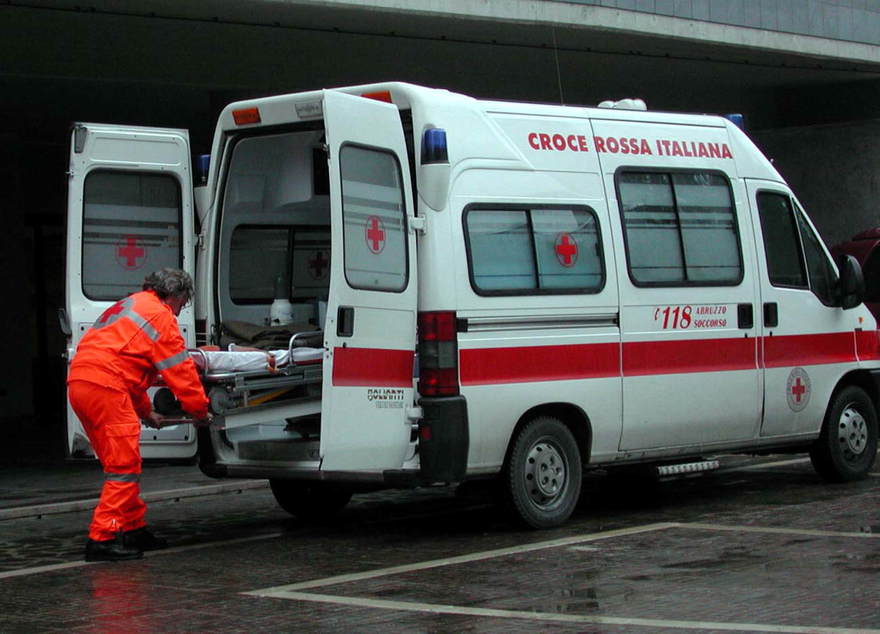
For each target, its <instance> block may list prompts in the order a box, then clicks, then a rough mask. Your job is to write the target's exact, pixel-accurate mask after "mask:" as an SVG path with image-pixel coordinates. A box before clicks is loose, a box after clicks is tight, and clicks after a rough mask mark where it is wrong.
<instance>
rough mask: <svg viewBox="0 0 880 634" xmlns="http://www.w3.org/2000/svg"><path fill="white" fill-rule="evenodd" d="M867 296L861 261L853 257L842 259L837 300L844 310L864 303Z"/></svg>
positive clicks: (842, 257) (847, 256) (846, 256)
mask: <svg viewBox="0 0 880 634" xmlns="http://www.w3.org/2000/svg"><path fill="white" fill-rule="evenodd" d="M864 295H865V277H864V275H863V274H862V267H861V266H859V261H858V260H856V259H855V258H854V257H853V256H851V255H844V256H841V258H840V279H839V280H838V282H837V299H838V302H839V305H840V307H841V308H843V309H844V310H847V309H849V308H855V307H856V306H858V305H859V304H861V303H862V298H863V297H864Z"/></svg>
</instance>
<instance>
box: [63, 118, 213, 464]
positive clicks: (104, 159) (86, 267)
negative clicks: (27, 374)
mask: <svg viewBox="0 0 880 634" xmlns="http://www.w3.org/2000/svg"><path fill="white" fill-rule="evenodd" d="M67 205H68V207H67V287H66V306H65V310H66V318H67V322H68V324H67V325H68V326H69V329H70V335H69V339H68V346H67V358H68V363H69V362H70V360H71V359H72V358H73V355H75V354H76V346H77V344H78V343H79V340H80V339H81V338H82V336H83V335H84V334H85V332H86V331H87V330H88V329H89V328H90V327H91V325H92V324H93V323H94V322H95V320H96V319H98V317H99V316H100V315H101V313H103V312H104V310H106V309H107V308H109V307H110V306H111V305H112V304H113V303H114V302H116V301H117V300H119V299H121V298H122V297H125V296H126V295H128V294H130V293H132V292H135V291H139V290H141V285H142V283H143V280H144V277H145V276H146V275H147V274H149V273H150V272H152V271H155V270H158V269H161V268H164V267H173V268H183V269H184V270H186V271H188V272H189V273H190V274H191V275H192V274H193V265H194V264H193V210H192V176H191V174H190V154H189V135H188V133H187V132H186V131H184V130H164V129H154V128H141V127H134V126H117V125H100V124H91V123H79V124H76V125H75V126H74V129H73V132H72V134H71V147H70V170H69V184H68V203H67ZM178 321H179V323H180V328H181V332H182V334H183V337H184V339H185V340H186V342H187V345H188V346H194V345H195V327H194V317H193V310H192V307H186V308H184V309H183V311H182V312H181V314H180V316H179V318H178ZM195 451H196V441H195V434H194V433H193V428H192V426H191V425H178V426H174V427H168V428H165V429H161V430H155V429H149V428H147V427H144V428H143V430H142V433H141V455H142V456H143V457H144V458H189V457H192V456H194V455H195ZM67 452H68V454H69V455H71V456H90V455H92V454H93V452H92V450H91V447H90V445H89V442H88V439H87V437H86V435H85V433H84V431H83V428H82V425H81V424H80V421H79V420H77V418H76V415H75V414H74V413H73V411H72V410H71V408H70V405H69V403H68V406H67Z"/></svg>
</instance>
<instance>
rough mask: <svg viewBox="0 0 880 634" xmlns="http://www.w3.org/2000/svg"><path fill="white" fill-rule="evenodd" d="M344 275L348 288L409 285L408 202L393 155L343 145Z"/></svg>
mask: <svg viewBox="0 0 880 634" xmlns="http://www.w3.org/2000/svg"><path fill="white" fill-rule="evenodd" d="M339 162H340V171H341V175H342V224H343V232H344V252H345V262H344V266H345V279H346V280H347V281H348V284H349V285H350V286H351V287H352V288H362V289H368V290H376V291H398V292H399V291H402V290H403V289H405V288H406V285H407V277H408V275H407V273H408V263H407V257H408V256H407V240H406V208H405V206H404V203H403V183H402V177H401V173H400V165H399V164H398V162H397V157H396V156H395V155H394V154H392V153H391V152H385V151H381V150H374V149H370V148H364V147H359V146H355V145H346V146H344V147H343V148H342V150H341V151H340V153H339Z"/></svg>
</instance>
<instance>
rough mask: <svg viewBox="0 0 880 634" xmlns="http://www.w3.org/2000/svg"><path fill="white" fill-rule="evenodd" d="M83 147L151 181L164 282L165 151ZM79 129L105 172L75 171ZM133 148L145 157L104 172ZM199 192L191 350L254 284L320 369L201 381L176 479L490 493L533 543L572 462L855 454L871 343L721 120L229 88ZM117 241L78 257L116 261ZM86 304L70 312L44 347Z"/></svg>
mask: <svg viewBox="0 0 880 634" xmlns="http://www.w3.org/2000/svg"><path fill="white" fill-rule="evenodd" d="M84 129H85V130H86V132H84V133H83V134H84V135H85V137H86V140H85V143H83V144H81V147H82V148H83V149H82V150H81V152H80V153H79V156H80V158H79V159H78V160H80V161H86V160H88V161H92V163H91V164H89V165H92V166H93V167H85V168H84V169H85V171H86V173H85V174H83V173H77V172H76V171H74V180H76V179H77V178H85V179H86V181H85V182H86V183H88V178H89V177H88V170H89V169H94V170H97V172H98V174H103V175H104V176H105V177H106V175H107V174H117V173H118V175H120V177H121V175H126V174H128V175H130V174H140V175H143V174H145V173H150V174H152V178H158V177H159V176H161V177H165V178H168V179H171V180H173V181H175V182H176V184H177V186H178V187H179V193H180V201H178V209H179V212H180V216H179V217H180V220H179V221H178V224H179V228H180V230H181V231H180V234H179V238H177V239H178V240H179V241H180V243H179V245H178V244H177V243H174V244H173V245H167V244H166V246H173V247H174V248H177V247H178V246H179V247H180V253H179V257H180V258H181V260H180V262H181V263H182V265H183V266H184V267H185V268H188V269H189V270H192V269H191V267H192V259H191V255H190V254H189V253H188V252H187V248H188V240H189V238H188V237H187V236H188V234H187V230H188V227H189V226H190V225H189V222H190V220H189V219H187V213H188V209H189V204H190V203H189V199H188V196H189V190H188V183H189V179H188V175H187V174H186V172H185V169H184V166H185V165H186V164H188V157H187V156H186V155H185V154H181V156H180V157H179V161H178V162H176V163H175V161H174V160H173V158H172V157H171V155H170V154H173V152H171V148H172V146H175V143H177V141H173V140H172V137H173V135H174V134H176V133H172V132H162V131H153V132H150V133H147V132H146V131H143V132H142V133H137V132H130V134H131V136H129V137H126V138H125V139H121V138H119V137H112V134H111V132H110V131H107V130H104V129H103V128H101V127H100V126H89V125H86V126H84ZM138 134H142V135H143V136H142V137H138V138H135V137H137V135H138ZM162 134H166V135H171V137H162V138H161V140H160V137H161V135H162ZM104 135H110V136H108V137H107V139H108V140H107V141H103V142H104V143H106V146H107V148H108V151H109V153H110V155H105V156H104V160H105V162H104V163H100V157H90V158H88V159H86V158H84V157H83V155H88V154H89V151H90V150H89V148H93V147H95V146H97V145H99V144H100V143H101V142H102V141H101V139H103V138H104ZM151 135H153V136H151ZM156 135H158V136H156ZM174 138H178V137H174ZM140 139H143V140H144V143H152V144H153V146H155V147H154V149H158V148H159V147H162V148H165V149H167V150H169V155H167V156H162V157H156V156H144V155H143V154H146V151H144V152H142V156H140V157H139V158H137V159H135V158H131V157H129V153H130V152H132V151H133V149H134V148H136V147H139V145H140ZM160 143H166V144H167V145H160ZM145 147H146V146H145ZM175 147H177V148H178V149H184V148H183V146H182V145H177V146H175ZM111 155H112V156H111ZM73 156H74V160H76V157H77V156H78V155H77V153H74V154H73ZM127 157H129V158H127ZM106 161H109V163H108V162H106ZM114 161H115V162H114ZM81 171H82V170H81ZM157 174H158V176H156V175H157ZM151 183H153V181H151V180H150V179H147V180H146V182H141V183H140V193H141V196H142V199H143V198H144V197H146V196H147V195H148V194H149V191H147V190H148V188H149V185H150V184H151ZM112 189H113V188H112V187H108V190H112ZM163 191H164V190H163ZM111 194H112V191H111ZM112 197H113V196H112V195H110V194H108V198H111V199H112ZM160 198H161V195H160ZM206 199H207V200H206V203H205V209H204V213H203V214H202V215H203V218H202V223H201V233H200V234H199V240H198V245H199V246H198V266H197V267H196V270H197V282H196V286H197V292H198V294H199V295H198V298H197V301H196V307H195V309H196V321H195V323H196V324H197V325H196V326H195V327H196V329H197V330H199V331H200V333H201V337H200V343H209V344H218V343H221V342H223V343H226V340H227V339H228V338H229V333H231V332H234V331H236V329H238V328H240V327H241V325H242V324H250V325H251V326H255V327H258V326H262V325H265V324H266V323H267V318H268V317H269V312H270V306H271V304H272V302H273V300H274V299H275V294H276V293H275V288H276V286H277V280H278V279H279V278H281V279H282V280H283V281H284V285H285V286H284V294H285V295H286V299H288V300H289V301H291V302H292V305H293V306H292V308H293V314H294V320H295V321H299V322H302V328H301V329H302V330H303V331H307V330H320V331H321V332H322V335H321V338H320V341H319V343H318V344H316V345H318V346H319V347H320V348H322V352H321V355H322V362H321V363H319V364H317V365H315V364H313V365H311V366H308V367H306V366H304V368H303V371H301V372H300V371H298V373H296V376H295V377H293V378H291V376H286V377H277V376H276V377H272V376H269V377H253V376H245V375H240V376H232V377H231V378H230V377H229V376H227V377H225V379H224V380H218V381H215V382H213V383H212V382H211V381H207V380H206V389H208V391H209V394H210V396H211V400H212V407H213V408H214V411H215V414H216V415H217V417H216V419H215V423H214V425H213V426H212V427H211V428H210V429H203V430H200V431H199V453H200V462H201V466H202V469H203V471H204V472H205V473H207V474H209V475H212V476H216V477H255V478H269V479H270V482H271V484H272V489H273V492H274V493H275V496H276V498H277V499H278V501H279V503H280V504H281V505H282V506H283V507H284V508H285V509H287V510H289V511H291V512H293V513H295V514H300V515H306V514H308V513H317V512H327V511H331V510H334V509H336V508H339V507H341V506H342V505H344V504H345V503H346V502H347V500H348V499H349V497H350V495H351V494H352V493H353V492H357V491H360V490H365V489H369V488H379V487H394V486H400V487H403V486H418V485H427V484H435V483H438V482H447V483H451V482H462V481H466V480H472V479H480V478H488V477H492V478H494V477H498V476H500V477H501V478H502V480H503V482H504V484H505V490H506V493H507V500H508V502H509V506H510V507H511V508H512V509H513V510H514V511H515V513H516V514H517V515H518V516H519V517H520V519H522V520H523V521H524V522H525V523H526V524H529V525H531V526H535V527H543V526H552V525H554V524H557V523H559V522H562V521H564V520H565V519H566V518H567V517H568V516H569V515H570V513H571V512H572V510H573V509H574V506H575V504H576V501H577V498H578V494H579V491H580V483H581V474H582V471H583V470H584V469H589V468H605V469H611V468H616V467H620V468H626V467H631V466H646V465H648V466H651V467H655V466H659V467H661V468H662V469H663V470H664V471H663V472H665V473H675V472H687V471H690V470H698V469H703V468H708V467H711V466H712V465H713V464H714V463H712V462H707V461H704V457H706V456H711V455H714V454H719V453H722V452H746V453H758V452H771V451H809V452H810V454H811V457H812V458H813V462H814V464H815V465H816V467H817V469H818V470H819V471H820V473H822V474H823V475H824V476H826V477H827V478H829V479H832V480H840V479H854V478H857V477H862V476H864V475H865V473H866V472H867V471H868V470H869V469H870V467H871V465H872V464H873V460H874V457H875V455H876V449H877V416H876V413H875V409H876V403H877V398H878V388H877V381H876V378H877V376H878V374H877V371H878V369H880V354H878V342H877V326H876V323H875V321H874V319H873V317H872V316H871V314H870V313H869V312H868V311H867V309H866V308H865V307H864V306H863V305H861V304H860V299H859V294H860V283H861V277H860V276H861V273H860V271H859V270H858V266H857V264H854V262H853V261H844V262H843V266H842V267H841V269H840V272H839V273H838V268H837V267H836V266H835V264H834V263H833V262H832V261H831V259H830V258H829V255H828V253H827V250H826V248H825V247H824V246H823V244H822V242H821V240H820V239H819V237H818V235H817V233H816V231H815V229H814V228H813V226H812V225H811V223H810V221H809V219H808V218H807V216H806V215H805V214H804V212H803V210H802V209H801V207H800V205H799V204H798V202H797V200H796V199H795V197H794V195H793V194H792V192H791V191H790V190H789V188H788V187H787V186H786V184H785V182H784V181H783V179H782V178H781V177H780V175H779V174H778V173H777V172H776V170H775V169H774V168H773V167H772V166H771V164H770V163H769V161H767V160H766V159H765V158H764V157H763V156H762V155H761V153H760V152H759V151H758V150H757V148H756V147H755V146H754V145H753V144H752V142H751V141H750V140H749V139H748V138H747V136H746V135H745V134H744V133H743V132H742V131H741V130H740V129H739V128H737V127H736V126H735V125H733V124H732V123H730V122H729V121H728V120H726V119H724V118H722V117H714V116H697V115H681V114H669V113H655V112H648V111H645V110H631V109H619V108H582V107H563V106H552V105H534V104H517V103H503V102H488V101H477V100H474V99H471V98H468V97H465V96H462V95H457V94H453V93H450V92H447V91H443V90H436V89H428V88H422V87H418V86H413V85H408V84H402V83H387V84H376V85H368V86H359V87H351V88H344V89H335V90H325V91H315V92H308V93H301V94H292V95H284V96H278V97H271V98H263V99H255V100H251V101H245V102H239V103H235V104H232V105H230V106H228V107H227V108H226V109H225V110H224V111H223V113H222V114H221V116H220V120H219V122H218V124H217V129H216V133H215V138H214V144H213V149H212V153H211V163H210V173H209V177H208V181H207V189H206ZM72 200H74V198H73V197H72ZM169 200H170V199H169ZM74 202H76V201H75V200H74ZM172 202H173V201H172ZM79 204H80V205H82V203H81V202H80V203H79ZM142 204H144V205H147V203H146V202H143V203H142ZM150 204H154V205H155V204H158V203H150ZM168 204H169V206H171V203H168ZM86 207H87V208H88V204H86ZM72 211H75V210H73V209H72ZM119 213H122V212H119ZM154 224H156V222H154V223H153V224H151V225H150V226H151V227H152V226H153V225H154ZM159 224H161V223H159ZM157 226H158V225H157ZM169 226H170V225H169ZM144 230H145V231H146V228H145V229H144ZM157 231H160V233H161V230H159V229H157ZM122 238H125V235H122ZM145 239H146V238H145ZM169 240H171V238H168V237H166V236H165V235H164V234H163V236H162V237H160V238H159V243H161V244H164V243H162V241H165V242H166V243H167V242H168V241H169ZM133 242H134V244H133V245H132V241H131V240H128V239H119V240H117V242H116V248H117V251H116V256H115V257H113V258H110V257H107V258H106V259H107V260H109V261H110V262H111V263H112V261H116V262H117V263H120V262H128V260H125V259H124V256H120V255H119V249H120V248H125V247H126V246H133V247H134V248H135V249H137V248H140V247H141V246H143V245H140V243H139V242H138V240H134V241H133ZM154 264H155V262H152V261H151V262H150V263H149V265H148V266H144V267H143V270H144V271H146V270H152V269H153V268H156V267H155V266H154ZM82 267H83V270H84V271H85V268H86V264H85V263H83V264H82ZM76 270H77V269H76V268H72V269H71V271H72V272H75V271H76ZM139 274H140V272H139ZM84 285H85V282H84V281H83V282H82V283H76V282H75V283H74V284H73V285H72V291H76V290H77V288H74V287H85V286H84ZM131 290H133V289H131ZM104 295H106V296H107V297H109V296H110V295H112V293H110V292H109V290H108V292H107V293H104V294H101V295H100V297H101V298H103V297H104ZM101 306H102V304H100V303H97V304H96V305H95V306H94V310H93V311H92V312H89V313H88V315H85V314H84V316H83V318H81V319H80V318H77V317H76V314H77V313H76V312H75V310H74V311H72V313H71V314H72V316H73V317H74V319H73V321H74V322H76V324H77V327H76V328H74V332H76V330H77V328H82V327H84V326H82V325H80V324H87V323H88V320H89V319H92V314H94V315H95V316H97V314H99V313H100V310H101ZM71 308H72V307H71ZM69 310H70V309H69ZM83 312H84V311H83ZM184 317H185V318H184V320H183V324H184V328H185V329H186V331H187V333H191V332H192V330H191V329H192V328H193V327H194V326H193V322H192V321H188V319H189V320H191V316H190V314H189V313H185V315H184ZM233 374H234V373H233ZM172 429H176V428H172ZM180 429H185V430H188V429H189V427H188V426H186V425H181V426H180ZM183 433H185V432H183Z"/></svg>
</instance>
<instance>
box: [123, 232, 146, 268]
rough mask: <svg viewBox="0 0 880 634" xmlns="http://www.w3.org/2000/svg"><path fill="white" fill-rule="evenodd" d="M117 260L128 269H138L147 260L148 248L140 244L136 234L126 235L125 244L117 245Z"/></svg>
mask: <svg viewBox="0 0 880 634" xmlns="http://www.w3.org/2000/svg"><path fill="white" fill-rule="evenodd" d="M116 261H117V262H119V264H120V265H121V266H122V268H124V269H126V270H129V271H134V270H137V269H139V268H141V267H142V266H143V265H144V262H146V261H147V250H146V249H144V248H143V247H141V246H138V242H137V238H136V237H135V236H125V244H119V245H117V246H116Z"/></svg>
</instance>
